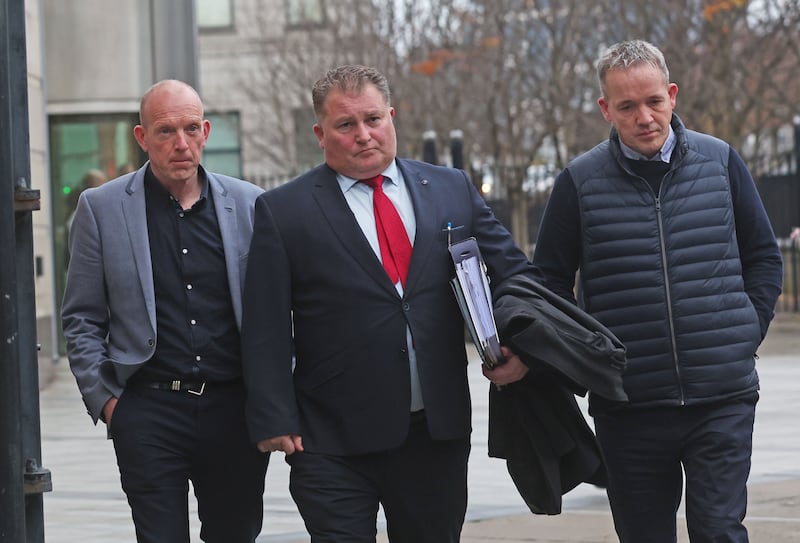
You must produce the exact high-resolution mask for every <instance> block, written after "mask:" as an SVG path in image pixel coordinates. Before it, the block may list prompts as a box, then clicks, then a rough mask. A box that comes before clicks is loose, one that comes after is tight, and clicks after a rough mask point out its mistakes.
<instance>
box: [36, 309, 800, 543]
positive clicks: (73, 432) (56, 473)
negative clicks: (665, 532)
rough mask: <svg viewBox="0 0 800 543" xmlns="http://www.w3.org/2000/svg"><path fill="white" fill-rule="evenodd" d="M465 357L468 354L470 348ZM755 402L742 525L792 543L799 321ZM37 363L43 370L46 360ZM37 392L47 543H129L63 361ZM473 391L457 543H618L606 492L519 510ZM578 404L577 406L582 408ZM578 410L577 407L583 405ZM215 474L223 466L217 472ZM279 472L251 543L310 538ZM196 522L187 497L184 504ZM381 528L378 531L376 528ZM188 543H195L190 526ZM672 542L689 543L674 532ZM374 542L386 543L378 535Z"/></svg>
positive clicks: (789, 319)
mask: <svg viewBox="0 0 800 543" xmlns="http://www.w3.org/2000/svg"><path fill="white" fill-rule="evenodd" d="M471 352H472V351H471ZM759 355H760V359H759V361H758V368H759V373H760V375H761V383H762V385H761V388H762V393H761V400H760V401H759V404H758V409H757V412H756V429H755V435H754V451H753V468H752V472H751V477H750V507H749V511H748V517H747V519H746V525H747V526H748V529H749V530H750V534H751V541H753V542H754V543H759V542H769V543H784V542H787V543H788V542H790V541H791V542H798V541H800V432H798V431H797V430H798V426H800V425H798V419H799V418H800V317H798V316H795V315H789V316H781V317H779V318H778V319H777V320H776V322H775V323H774V324H773V326H772V328H771V330H770V335H769V336H768V338H767V340H766V342H765V344H764V345H763V346H762V348H761V350H760V353H759ZM45 364H48V365H49V364H50V363H49V362H46V363H45ZM48 373H51V374H52V377H51V378H47V379H45V381H47V382H46V386H44V387H43V390H42V392H41V394H40V401H41V425H42V451H43V452H42V457H43V458H42V461H43V465H44V467H46V468H48V469H50V470H51V473H52V479H53V491H52V492H50V493H47V494H45V497H44V506H45V507H44V509H45V536H46V540H47V542H48V543H75V542H78V541H80V542H81V543H109V542H112V541H113V542H133V541H135V538H134V535H133V527H132V523H131V520H130V512H129V510H128V506H127V502H126V501H125V496H124V494H123V493H122V491H121V489H120V486H119V475H118V472H117V467H116V460H115V458H114V452H113V447H112V445H111V443H110V442H109V441H108V440H106V439H105V428H104V427H103V426H102V425H100V426H98V427H94V426H92V424H91V421H90V419H89V417H88V415H86V413H85V409H84V407H83V403H82V402H81V400H80V396H79V395H78V392H77V387H76V385H75V382H74V380H73V379H72V376H71V374H70V373H69V369H68V368H67V365H66V362H64V361H60V362H58V363H57V364H55V365H53V366H52V367H46V368H45V372H44V375H47V374H48ZM469 374H470V384H471V387H472V390H473V408H474V417H473V427H474V430H473V436H472V444H473V449H472V455H471V457H470V473H469V491H470V502H469V507H468V510H467V522H466V524H465V526H464V531H463V535H462V539H461V541H462V542H463V543H477V542H486V543H491V542H503V543H522V542H540V543H545V542H548V543H556V542H587V543H588V542H591V543H601V542H607V541H617V539H616V536H615V535H614V531H613V527H612V522H611V516H610V514H609V511H608V502H607V500H606V498H605V493H604V492H602V491H601V490H599V489H596V488H594V487H592V486H590V485H581V486H579V487H578V488H576V489H575V490H573V491H572V492H570V493H569V494H568V495H567V496H565V498H564V508H563V513H562V514H561V515H557V516H552V517H542V516H537V515H532V514H530V513H528V510H527V508H526V507H525V505H524V503H523V502H522V500H521V498H520V497H519V495H518V494H517V492H516V490H515V489H514V486H513V483H512V482H511V480H510V477H509V476H508V474H507V472H506V470H505V465H504V463H503V462H502V461H500V460H497V459H491V458H488V456H487V453H486V440H487V422H486V421H487V417H488V412H487V411H488V409H487V408H488V398H487V396H488V395H487V394H486V391H487V388H488V384H487V383H486V381H485V380H484V378H483V376H482V375H481V374H480V369H479V367H478V362H477V360H473V361H471V364H470V367H469ZM582 405H584V404H583V403H582ZM584 408H585V405H584ZM221 469H224V468H221ZM287 485H288V468H287V466H286V463H285V462H284V461H283V458H282V455H279V454H275V455H273V457H272V460H271V462H270V467H269V470H268V473H267V488H266V492H265V500H264V529H263V531H262V535H261V536H260V537H259V539H258V542H259V543H300V542H308V541H309V538H308V536H307V535H306V534H305V530H304V529H303V524H302V520H301V519H300V517H299V515H298V514H297V511H296V509H295V507H294V503H293V502H292V501H291V498H290V497H289V493H288V490H287ZM190 504H191V508H192V514H193V517H194V518H196V506H195V504H194V499H193V498H191V499H190ZM381 528H382V525H381ZM191 530H192V541H198V542H199V541H200V539H199V536H198V534H199V526H198V524H197V521H196V520H194V519H193V520H192V524H191ZM680 530H681V535H680V538H679V541H680V542H685V541H688V539H687V537H686V535H685V527H684V526H680ZM378 541H379V542H386V541H387V539H386V537H385V535H384V534H379V539H378Z"/></svg>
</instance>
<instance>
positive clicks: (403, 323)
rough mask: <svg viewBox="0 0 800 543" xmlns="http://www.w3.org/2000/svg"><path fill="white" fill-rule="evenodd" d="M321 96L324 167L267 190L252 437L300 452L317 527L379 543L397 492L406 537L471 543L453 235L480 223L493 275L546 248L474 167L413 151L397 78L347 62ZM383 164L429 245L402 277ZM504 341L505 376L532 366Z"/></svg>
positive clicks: (261, 214)
mask: <svg viewBox="0 0 800 543" xmlns="http://www.w3.org/2000/svg"><path fill="white" fill-rule="evenodd" d="M312 98H313V103H314V110H315V113H316V117H317V124H315V125H314V133H315V134H316V136H317V138H318V140H319V145H320V148H322V150H323V151H324V154H325V164H323V165H321V166H318V167H316V168H314V169H313V170H311V171H309V172H307V173H305V174H304V175H301V176H300V177H298V178H297V179H295V180H293V181H292V182H290V183H288V184H286V185H284V186H281V187H279V188H277V189H274V190H272V191H269V192H267V193H265V194H264V195H262V196H261V197H259V199H258V200H257V202H256V217H255V225H254V232H253V241H252V244H251V246H250V255H249V263H248V269H247V276H246V281H245V293H244V304H243V323H242V326H243V328H242V342H243V350H242V355H243V364H244V372H245V382H246V385H247V392H248V405H247V417H248V424H249V430H250V435H251V438H252V439H253V440H254V441H256V442H257V443H258V447H259V449H260V450H262V451H278V450H280V451H284V452H285V453H286V460H287V462H288V463H289V464H290V466H291V480H290V490H291V493H292V496H293V498H294V500H295V502H296V503H297V506H298V508H299V510H300V513H301V514H302V516H303V518H304V520H305V523H306V527H307V529H308V531H309V533H310V534H311V536H312V541H314V542H332V541H347V542H348V543H358V542H367V541H370V542H374V541H375V534H376V520H377V511H378V506H379V504H381V505H382V506H383V509H384V512H385V515H386V519H387V530H388V534H389V539H390V540H391V541H393V542H407V543H412V542H413V543H425V542H431V543H447V542H457V541H458V540H459V537H460V532H461V526H462V524H463V521H464V514H465V511H466V504H467V489H466V482H467V458H468V456H469V451H470V441H469V438H470V430H471V425H470V415H471V408H470V397H469V388H468V382H467V373H466V364H467V356H466V352H465V345H464V322H463V319H462V317H461V314H460V312H459V309H458V306H457V304H456V301H455V298H454V295H453V292H452V290H451V287H450V285H449V279H450V278H451V277H452V275H453V264H452V260H451V258H450V256H449V253H448V239H452V241H457V240H460V239H464V238H467V237H470V236H474V237H475V238H477V240H478V243H479V246H480V249H481V252H482V254H483V257H484V259H485V261H486V264H487V267H488V271H489V274H490V277H491V280H492V284H499V283H500V282H501V281H503V280H504V279H506V278H507V277H509V276H511V275H514V274H517V273H521V272H529V271H530V267H529V263H528V260H527V258H526V256H525V255H524V254H523V253H522V251H521V250H520V249H519V248H518V247H517V246H516V245H515V244H514V241H513V240H512V238H511V235H510V234H509V232H508V231H507V230H506V229H505V228H504V227H503V226H502V225H501V224H500V223H499V222H498V221H497V219H496V218H495V217H494V215H493V214H492V212H491V210H490V209H489V208H488V207H487V205H486V204H485V202H484V201H483V200H482V198H481V197H480V195H479V194H478V193H477V191H476V190H475V188H474V187H473V184H472V182H471V181H470V179H469V178H468V176H467V175H466V173H464V172H463V171H461V170H456V169H449V168H443V167H438V166H432V165H429V164H424V163H421V162H417V161H412V160H404V159H397V158H396V138H395V130H394V125H393V117H394V113H395V111H394V108H392V107H391V105H390V93H389V87H388V83H387V81H386V79H385V78H384V76H383V75H381V74H380V73H379V72H377V71H376V70H374V69H372V68H368V67H364V66H343V67H340V68H337V69H334V70H331V71H329V72H328V73H327V74H326V75H325V76H324V77H322V78H321V79H320V80H319V81H317V83H316V84H315V86H314V89H313V92H312ZM380 174H382V175H383V192H384V193H385V194H386V195H387V196H388V198H389V199H390V200H391V201H392V204H393V206H394V208H396V210H397V213H398V214H399V216H400V218H401V219H402V226H404V229H405V234H406V235H407V238H408V240H409V241H410V243H411V245H413V251H412V252H411V259H410V266H409V267H408V272H407V277H404V276H403V274H400V278H399V279H397V280H394V279H390V276H389V274H387V271H385V269H384V266H383V265H382V262H383V264H386V262H385V260H386V258H385V257H382V256H381V255H382V251H381V245H382V243H381V242H380V241H379V239H378V233H377V229H376V224H375V214H374V211H373V191H374V190H375V194H377V192H378V191H377V190H376V189H373V188H372V187H371V186H368V185H366V184H364V183H360V182H359V180H365V179H368V178H373V177H375V176H378V175H380ZM448 225H450V227H451V231H450V232H449V233H448ZM395 233H396V232H395ZM504 354H505V355H506V356H507V357H508V358H510V359H512V360H513V361H514V362H515V363H514V364H508V365H506V366H501V367H500V368H498V369H496V370H494V371H493V372H492V373H491V378H492V379H493V380H494V381H495V382H504V380H508V381H512V380H516V379H518V378H519V377H520V375H518V374H516V375H514V374H515V373H518V372H525V371H526V368H525V366H524V365H523V364H522V363H521V362H520V361H519V359H518V358H517V357H515V356H514V355H513V354H512V353H510V352H509V351H508V350H505V352H504Z"/></svg>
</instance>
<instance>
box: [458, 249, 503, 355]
mask: <svg viewBox="0 0 800 543" xmlns="http://www.w3.org/2000/svg"><path fill="white" fill-rule="evenodd" d="M449 249H450V255H451V256H452V257H453V264H455V270H456V275H455V277H453V279H451V280H450V284H451V285H452V286H453V292H455V295H456V300H457V301H458V306H459V308H460V309H461V314H462V315H463V316H464V321H465V322H466V323H467V328H468V329H469V333H470V336H472V341H473V343H475V347H477V349H478V354H479V355H480V357H481V360H482V361H483V364H484V366H486V367H487V368H494V367H495V366H497V365H499V364H501V363H502V362H503V360H504V359H503V355H502V353H501V352H500V341H499V339H498V338H497V325H496V324H495V321H494V312H493V311H492V294H491V291H490V290H489V277H488V276H487V275H486V265H485V264H484V263H483V259H482V258H481V253H480V250H479V249H478V242H477V240H476V239H475V238H467V239H465V240H463V241H458V242H456V243H453V244H451V245H450V247H449Z"/></svg>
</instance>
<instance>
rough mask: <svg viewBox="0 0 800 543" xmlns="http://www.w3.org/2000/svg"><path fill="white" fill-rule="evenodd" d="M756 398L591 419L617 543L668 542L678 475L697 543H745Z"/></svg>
mask: <svg viewBox="0 0 800 543" xmlns="http://www.w3.org/2000/svg"><path fill="white" fill-rule="evenodd" d="M757 400H758V395H757V394H756V393H754V394H753V395H752V396H751V397H748V398H739V399H734V400H728V401H724V402H716V403H713V404H709V405H701V406H692V407H658V408H651V409H630V408H629V409H623V410H619V411H614V412H611V413H607V414H603V415H600V416H596V417H595V430H596V432H597V437H598V439H599V441H600V445H601V447H602V449H603V454H604V455H605V459H606V464H607V467H608V474H609V486H608V497H609V501H610V503H611V510H612V513H613V515H614V526H615V528H616V530H617V535H619V538H620V541H621V542H622V543H648V542H652V543H662V542H663V543H673V542H674V541H676V538H677V533H676V531H677V528H676V519H675V515H676V512H677V510H678V506H679V505H680V502H681V494H682V490H683V474H685V475H686V523H687V526H688V530H689V538H690V540H691V541H692V542H693V543H697V542H712V541H713V542H715V543H722V542H746V541H747V540H748V538H747V529H746V528H745V527H744V526H743V525H742V521H743V520H744V516H745V512H746V509H747V487H746V484H747V477H748V475H749V474H750V455H751V452H752V441H753V439H752V438H753V420H754V416H755V405H756V401H757Z"/></svg>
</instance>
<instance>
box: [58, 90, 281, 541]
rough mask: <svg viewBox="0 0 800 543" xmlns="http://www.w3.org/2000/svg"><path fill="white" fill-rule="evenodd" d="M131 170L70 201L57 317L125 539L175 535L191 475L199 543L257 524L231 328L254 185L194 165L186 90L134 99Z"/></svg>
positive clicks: (198, 120) (198, 117) (200, 130)
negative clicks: (107, 466)
mask: <svg viewBox="0 0 800 543" xmlns="http://www.w3.org/2000/svg"><path fill="white" fill-rule="evenodd" d="M139 117H140V123H141V124H139V125H137V126H136V127H135V129H134V135H135V137H136V140H137V142H138V143H139V145H140V146H141V148H142V149H143V150H144V151H145V152H146V153H147V154H148V157H149V160H148V162H147V163H146V164H145V165H144V166H143V167H142V168H140V169H139V170H138V171H135V172H132V173H128V174H125V175H123V176H121V177H119V178H117V179H114V180H112V181H110V182H108V183H106V184H104V185H103V186H101V187H99V188H96V189H91V190H87V191H85V192H84V193H83V194H81V197H80V200H79V202H78V207H77V210H76V213H75V218H74V220H73V224H72V229H71V231H70V243H69V245H70V254H71V260H70V265H69V271H68V277H67V285H66V290H65V294H64V304H63V311H62V324H63V330H64V336H65V338H66V341H67V354H68V357H69V362H70V367H71V368H72V371H73V373H74V375H75V378H76V380H77V382H78V386H79V388H80V390H81V394H82V395H83V400H84V402H85V403H86V406H87V408H88V411H89V415H90V416H91V417H92V419H93V420H94V422H95V423H96V422H97V420H98V419H100V420H103V421H104V422H105V423H106V425H107V426H108V431H109V435H110V437H111V438H112V439H113V440H114V448H115V451H116V455H117V463H118V465H119V469H120V476H121V482H122V488H123V489H124V491H125V493H126V495H127V497H128V503H129V504H130V506H131V510H132V514H133V520H134V524H135V527H136V536H137V540H138V541H139V542H165V541H169V542H170V543H175V542H187V543H188V541H189V518H188V482H189V481H191V482H192V486H193V487H194V492H195V495H196V497H197V500H198V509H199V516H200V520H201V523H202V528H201V538H202V539H203V540H204V541H208V542H219V543H222V542H224V543H231V542H241V543H245V542H248V543H251V542H253V541H255V538H256V536H257V535H258V533H259V532H260V530H261V522H262V515H263V503H262V494H263V490H264V474H265V471H266V467H267V461H268V458H269V457H268V455H267V454H264V453H262V452H259V451H258V450H257V449H256V448H255V447H254V446H253V445H252V444H251V443H250V441H249V439H248V436H247V431H246V428H245V422H244V386H243V384H242V371H241V360H240V358H241V357H240V346H239V345H240V340H239V328H240V323H241V290H242V283H243V278H244V271H245V266H246V263H247V253H248V248H249V244H250V238H251V236H252V230H253V226H252V225H253V210H254V202H255V200H256V198H257V197H258V195H259V194H260V193H261V192H262V191H261V189H259V188H258V187H256V186H255V185H252V184H250V183H247V182H244V181H242V180H240V179H234V178H231V177H227V176H224V175H219V174H214V173H211V172H208V171H206V170H205V169H203V167H202V166H200V158H201V155H202V151H203V148H204V147H205V143H206V141H207V139H208V135H209V131H210V129H211V125H210V122H209V121H208V120H206V119H204V118H203V105H202V102H201V100H200V97H199V96H198V95H197V92H195V90H194V89H193V88H192V87H190V86H189V85H187V84H185V83H183V82H180V81H175V80H165V81H161V82H159V83H156V84H155V85H153V86H152V87H151V88H150V89H149V90H148V91H147V92H146V93H145V94H144V95H143V97H142V101H141V105H140V112H139Z"/></svg>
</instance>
